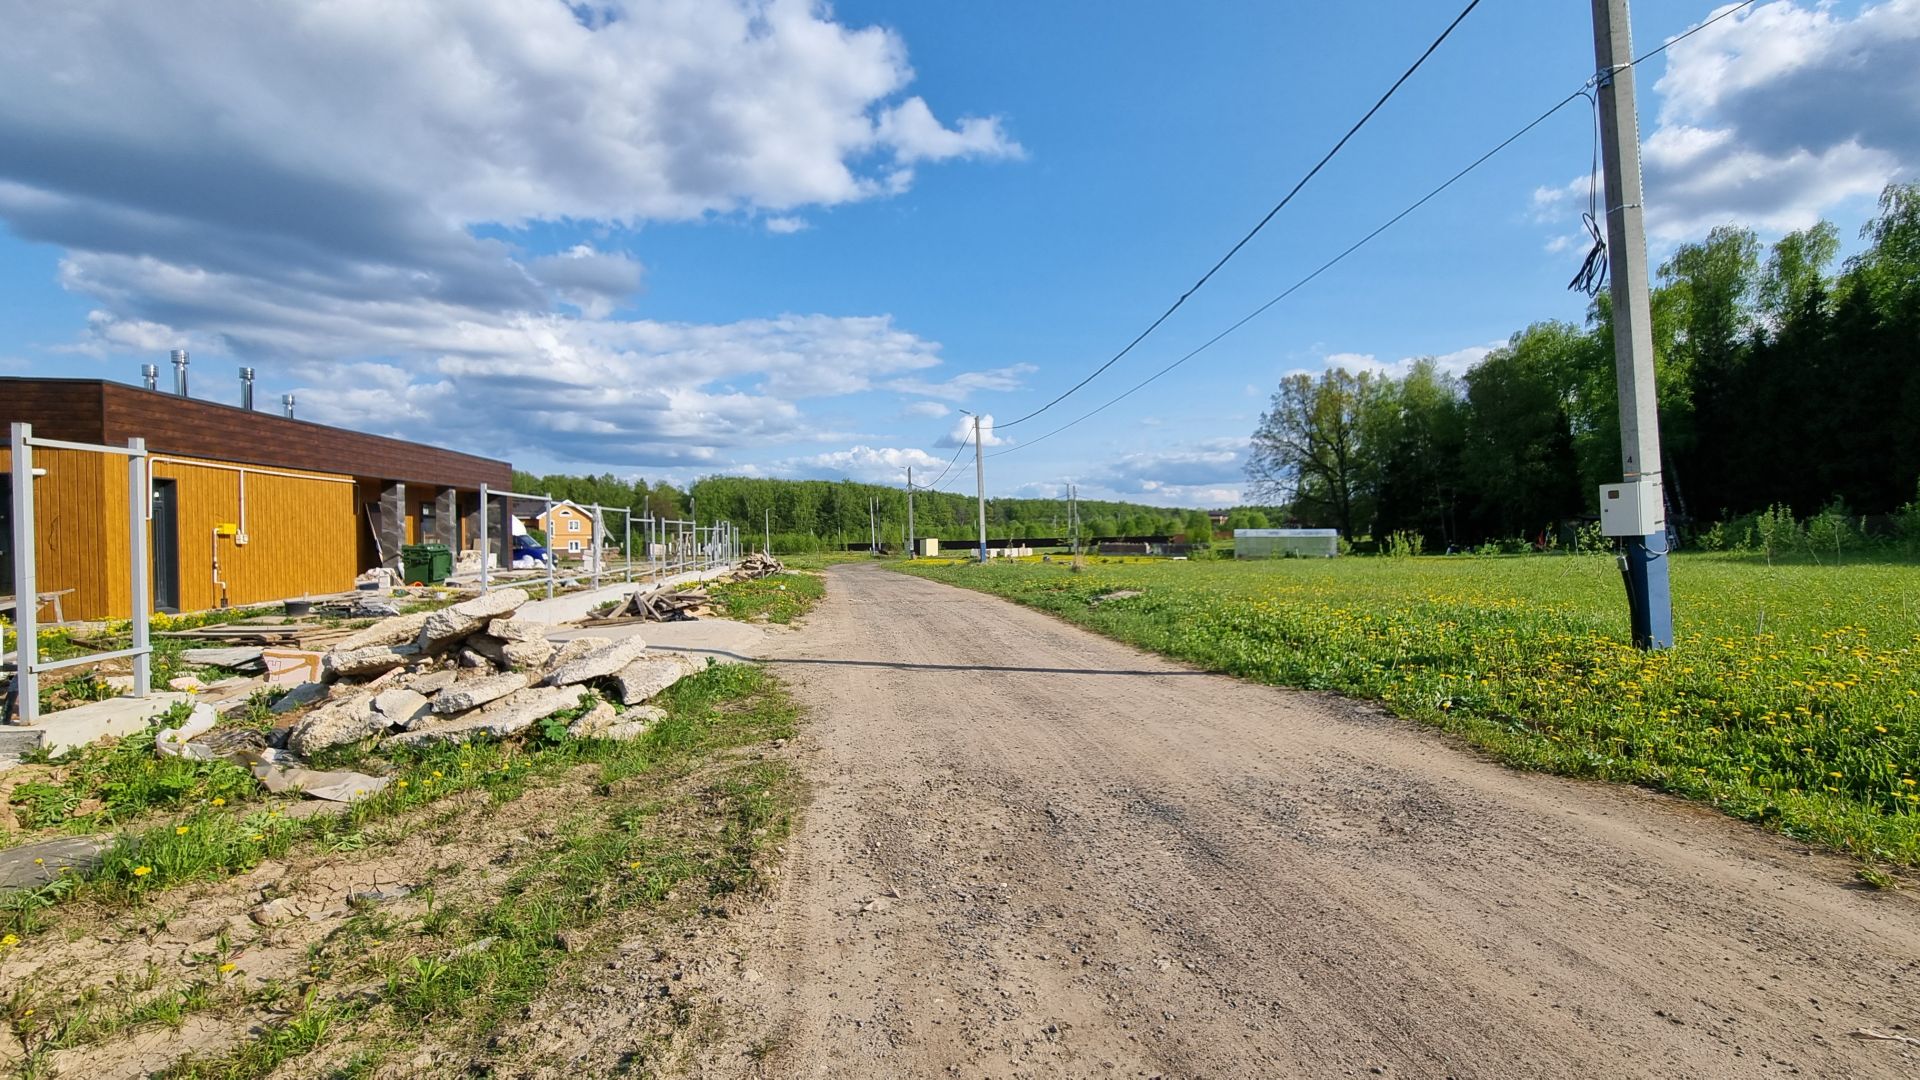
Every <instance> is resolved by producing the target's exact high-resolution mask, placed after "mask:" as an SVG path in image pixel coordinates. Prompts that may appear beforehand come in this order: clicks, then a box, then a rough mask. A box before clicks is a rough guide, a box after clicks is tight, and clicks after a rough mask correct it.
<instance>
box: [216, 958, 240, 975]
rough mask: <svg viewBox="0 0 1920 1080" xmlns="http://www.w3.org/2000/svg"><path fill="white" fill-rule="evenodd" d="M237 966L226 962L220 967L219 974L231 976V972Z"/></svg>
mask: <svg viewBox="0 0 1920 1080" xmlns="http://www.w3.org/2000/svg"><path fill="white" fill-rule="evenodd" d="M238 966H239V965H238V964H235V963H234V962H232V961H231V960H229V961H228V962H226V963H224V964H221V965H220V974H222V975H228V974H231V973H232V972H233V969H234V968H236V967H238Z"/></svg>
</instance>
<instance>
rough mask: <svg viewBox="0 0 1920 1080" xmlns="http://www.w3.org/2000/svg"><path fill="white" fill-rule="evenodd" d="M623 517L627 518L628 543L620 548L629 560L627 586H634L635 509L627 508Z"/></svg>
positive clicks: (621, 552)
mask: <svg viewBox="0 0 1920 1080" xmlns="http://www.w3.org/2000/svg"><path fill="white" fill-rule="evenodd" d="M621 517H623V518H625V519H626V523H627V542H626V544H625V545H623V546H622V547H621V548H620V554H622V555H624V556H626V558H627V584H629V585H631V584H633V507H631V506H629V507H627V512H626V513H624V514H622V515H621Z"/></svg>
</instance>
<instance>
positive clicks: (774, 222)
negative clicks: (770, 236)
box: [767, 215, 809, 236]
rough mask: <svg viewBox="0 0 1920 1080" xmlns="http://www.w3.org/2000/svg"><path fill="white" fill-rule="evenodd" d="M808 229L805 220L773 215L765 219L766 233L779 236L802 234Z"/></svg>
mask: <svg viewBox="0 0 1920 1080" xmlns="http://www.w3.org/2000/svg"><path fill="white" fill-rule="evenodd" d="M808 227H809V226H808V225H807V219H806V218H799V217H786V216H781V215H775V216H774V217H770V218H768V219H767V231H768V232H770V233H776V234H779V235H781V236H787V235H791V234H793V233H797V232H802V231H805V230H806V229H807V228H808Z"/></svg>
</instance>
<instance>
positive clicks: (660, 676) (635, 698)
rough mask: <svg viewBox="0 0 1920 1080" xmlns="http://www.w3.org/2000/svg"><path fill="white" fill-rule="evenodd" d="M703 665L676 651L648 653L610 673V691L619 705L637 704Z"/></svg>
mask: <svg viewBox="0 0 1920 1080" xmlns="http://www.w3.org/2000/svg"><path fill="white" fill-rule="evenodd" d="M704 666H705V665H703V664H701V663H700V662H699V661H697V660H694V659H692V658H690V657H686V656H682V655H680V654H679V653H651V654H648V655H646V656H642V657H641V658H640V659H638V660H635V661H634V662H633V663H631V664H628V665H627V666H626V667H623V668H621V669H620V670H619V671H618V672H616V673H615V674H614V676H613V694H614V696H615V697H616V698H618V699H619V701H620V704H622V705H638V704H640V703H641V702H643V701H646V700H647V699H649V698H651V697H653V695H655V694H658V693H659V692H660V691H662V690H665V689H666V688H667V687H669V686H672V685H673V684H674V683H677V682H679V681H680V680H681V679H684V678H686V677H687V676H689V675H692V674H693V673H694V672H696V671H699V670H700V669H701V668H702V667H704Z"/></svg>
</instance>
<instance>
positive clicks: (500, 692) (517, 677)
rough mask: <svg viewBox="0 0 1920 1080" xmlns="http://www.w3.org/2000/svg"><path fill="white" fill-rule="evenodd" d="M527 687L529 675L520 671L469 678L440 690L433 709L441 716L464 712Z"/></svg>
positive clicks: (434, 700)
mask: <svg viewBox="0 0 1920 1080" xmlns="http://www.w3.org/2000/svg"><path fill="white" fill-rule="evenodd" d="M526 688H527V677H526V676H525V675H522V674H519V673H518V672H508V673H506V674H505V675H495V676H493V677H492V678H487V679H468V680H466V681H464V682H459V683H455V684H454V685H453V686H451V687H449V688H448V689H445V690H442V691H440V693H439V694H438V695H436V696H435V697H434V699H433V711H434V713H435V714H436V715H439V716H447V715H450V714H452V713H463V712H466V711H467V710H469V709H477V708H479V707H480V706H482V705H485V704H487V703H488V702H490V701H497V700H499V699H500V698H503V697H506V696H507V695H508V694H511V693H514V692H515V691H518V690H525V689H526Z"/></svg>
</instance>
